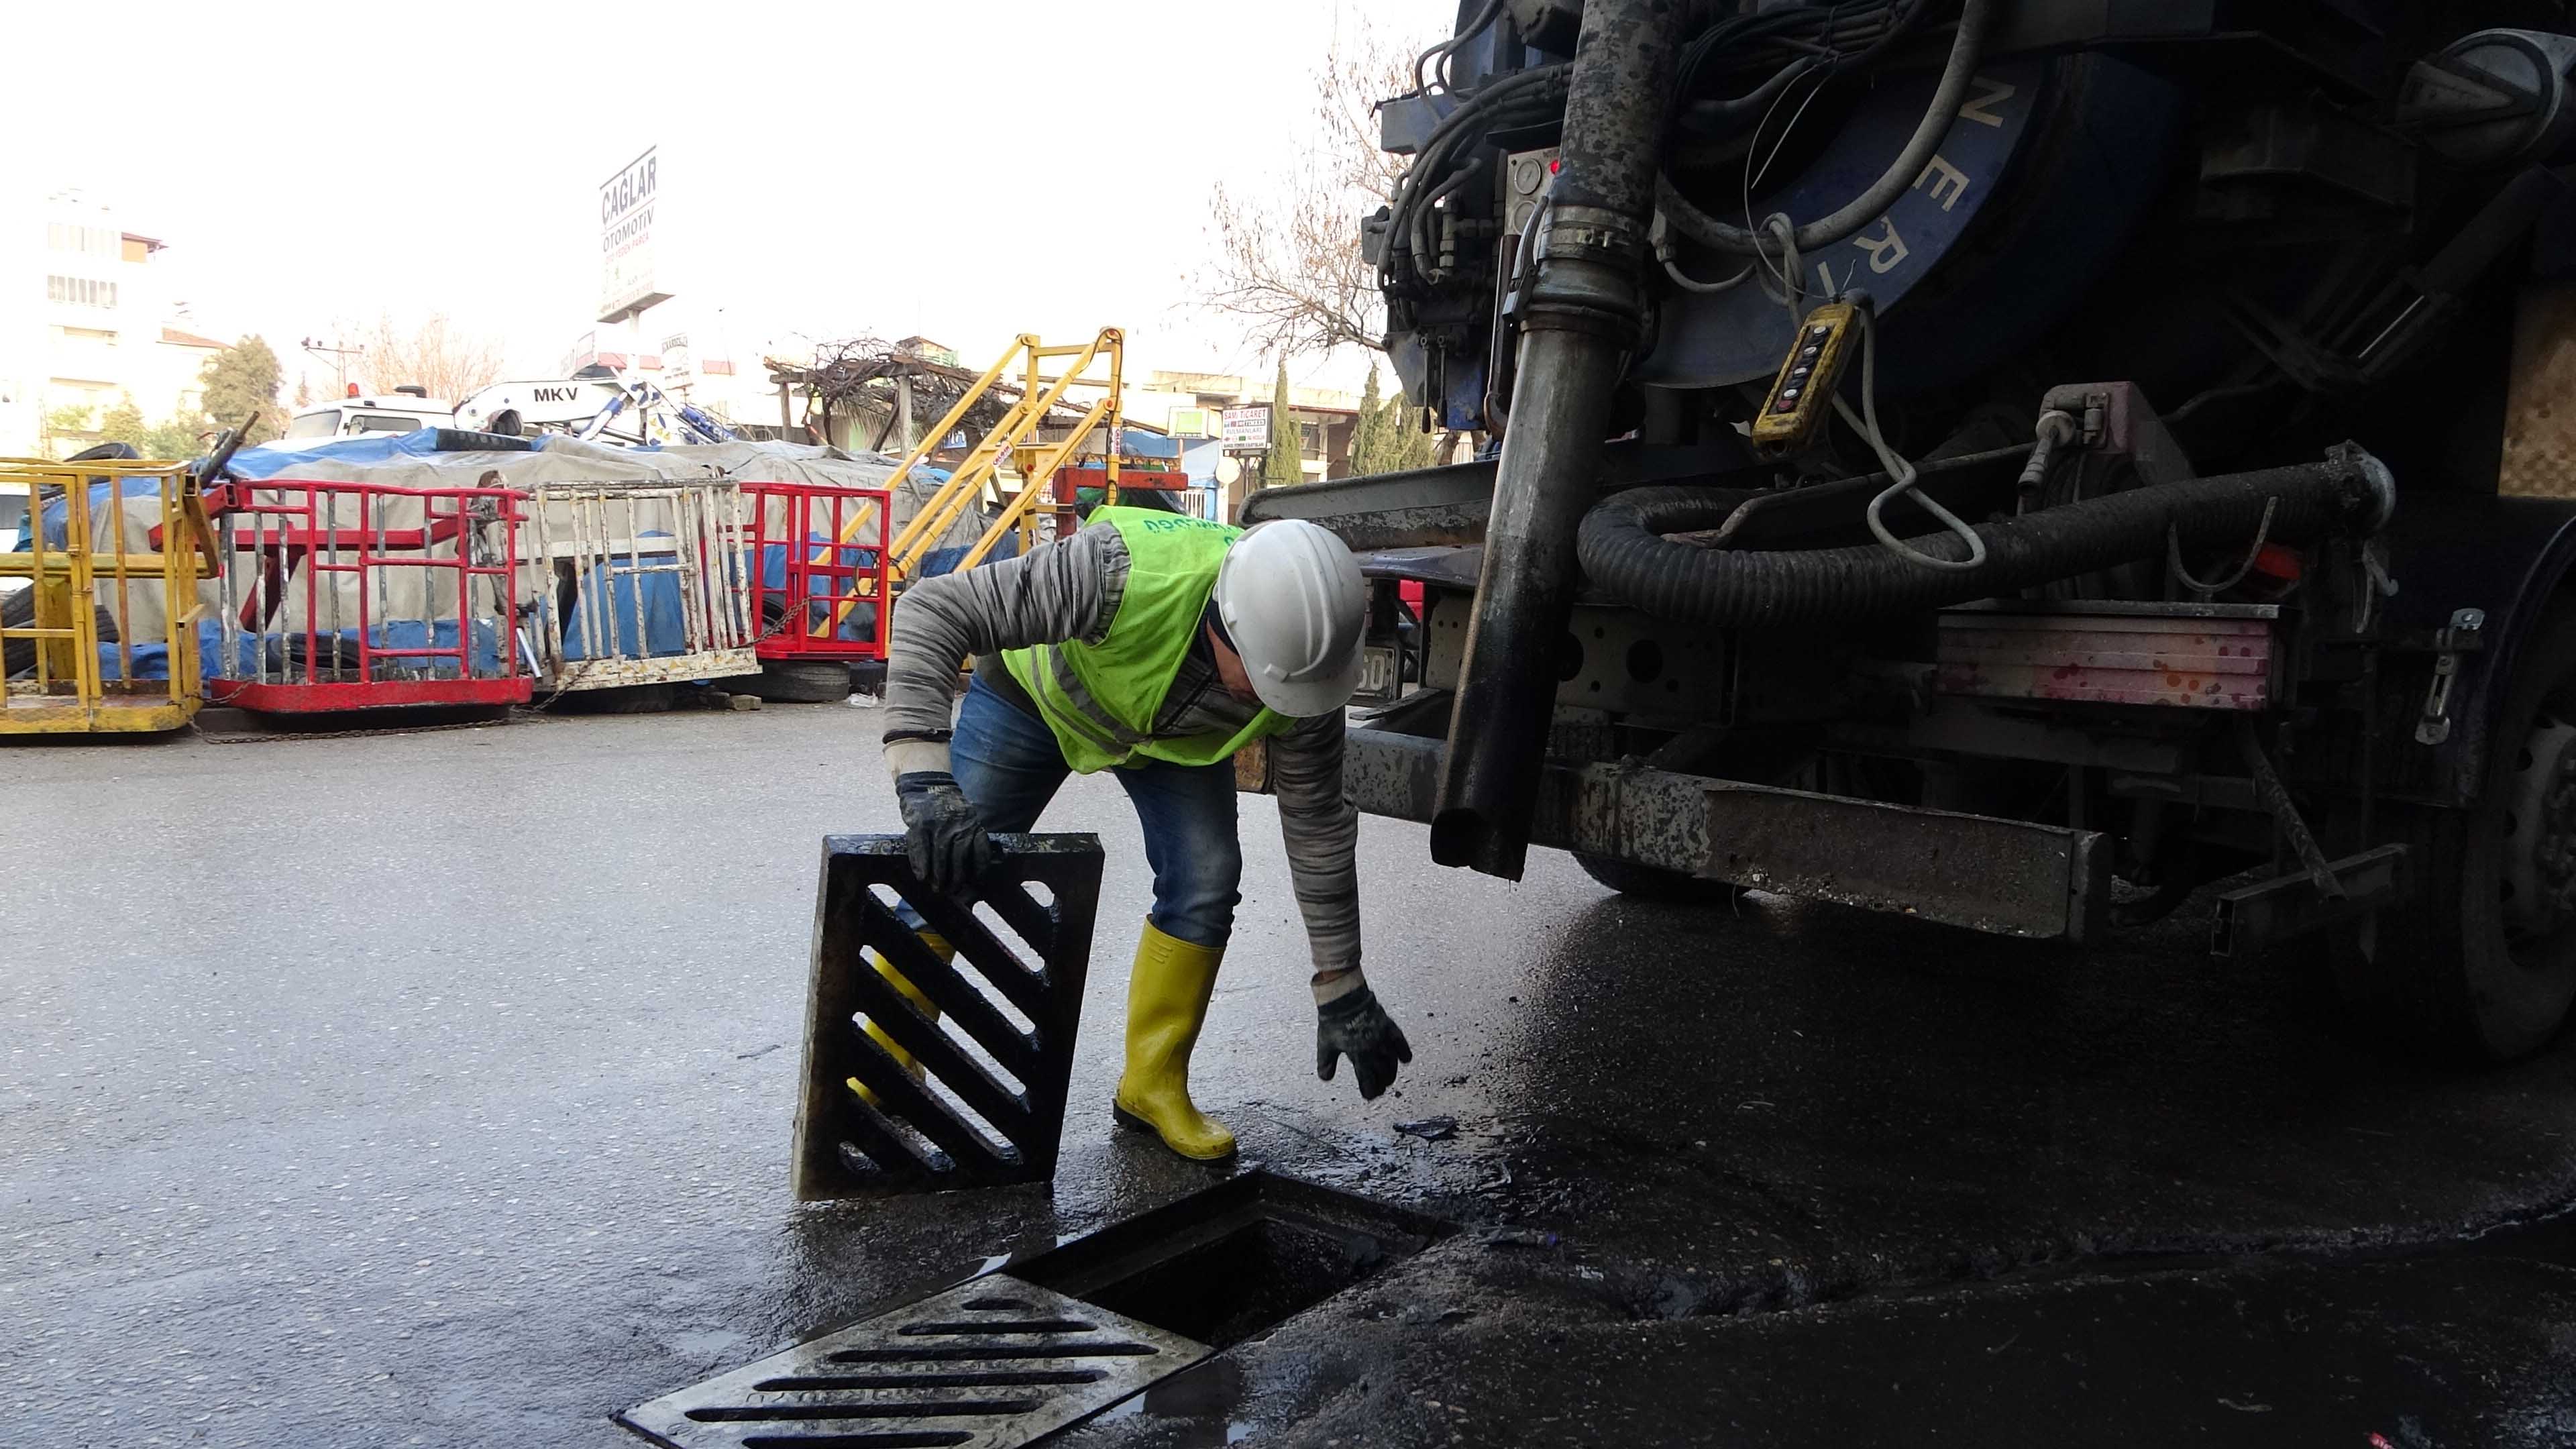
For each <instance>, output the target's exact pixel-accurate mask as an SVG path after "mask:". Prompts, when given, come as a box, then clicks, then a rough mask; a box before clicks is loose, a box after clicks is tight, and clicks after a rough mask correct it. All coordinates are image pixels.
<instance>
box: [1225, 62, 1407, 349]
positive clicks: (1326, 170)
mask: <svg viewBox="0 0 2576 1449" xmlns="http://www.w3.org/2000/svg"><path fill="white" fill-rule="evenodd" d="M1420 51H1421V47H1420V46H1418V45H1410V44H1406V43H1404V42H1401V41H1398V40H1396V39H1395V38H1394V37H1392V36H1390V35H1389V34H1387V33H1386V32H1384V31H1381V30H1378V29H1377V28H1376V27H1374V26H1371V25H1369V24H1367V23H1366V22H1360V23H1359V24H1358V25H1357V26H1356V27H1355V28H1354V29H1353V30H1351V31H1350V32H1348V33H1337V34H1336V35H1335V37H1334V39H1333V44H1332V46H1331V47H1330V48H1329V49H1327V50H1326V51H1325V53H1324V56H1323V59H1322V60H1321V61H1320V62H1319V63H1318V64H1317V66H1316V69H1315V86H1316V102H1315V118H1316V120H1317V122H1318V123H1319V129H1320V133H1321V136H1322V141H1321V144H1320V145H1318V146H1316V147H1315V148H1314V149H1312V150H1310V151H1308V152H1307V153H1306V154H1305V155H1304V156H1303V157H1301V158H1300V160H1299V161H1298V163H1297V164H1296V166H1295V167H1294V168H1293V169H1292V170H1291V172H1290V173H1289V175H1288V176H1287V177H1285V178H1284V179H1283V180H1282V181H1280V182H1279V183H1278V184H1276V185H1272V186H1265V187H1262V188H1260V189H1259V190H1257V191H1255V192H1251V193H1246V192H1244V191H1241V190H1230V189H1228V188H1227V187H1226V186H1225V184H1224V183H1222V182H1220V183H1218V184H1217V186H1216V187H1215V189H1214V192H1213V194H1212V195H1211V197H1210V198H1209V216H1210V220H1211V223H1212V226H1213V240H1214V242H1215V256H1214V259H1213V261H1212V262H1211V263H1210V264H1209V266H1208V267H1207V268H1206V269H1205V270H1203V271H1201V272H1200V273H1198V274H1197V275H1195V276H1194V277H1193V278H1192V279H1191V280H1192V282H1193V283H1194V285H1195V288H1196V290H1197V291H1198V293H1199V294H1200V302H1199V305H1200V306H1201V307H1202V308H1204V309H1206V310H1208V311H1211V312H1217V313H1222V314H1224V315H1226V316H1229V317H1232V318H1235V319H1237V320H1239V321H1240V322H1242V323H1243V324H1244V325H1245V327H1246V335H1245V340H1246V341H1247V342H1249V343H1250V344H1251V345H1252V346H1253V347H1254V348H1255V349H1256V350H1258V351H1261V352H1264V353H1268V354H1272V355H1275V356H1278V357H1281V358H1288V357H1296V356H1301V355H1307V354H1313V353H1322V352H1331V351H1333V350H1334V349H1336V348H1340V347H1353V346H1355V347H1360V348H1365V349H1367V350H1368V351H1371V352H1382V351H1384V350H1385V346H1386V337H1385V333H1386V307H1385V304H1384V302H1383V301H1382V300H1381V299H1380V297H1379V295H1378V290H1377V277H1376V273H1375V269H1374V268H1371V267H1369V266H1368V265H1367V264H1365V263H1363V262H1362V261H1361V260H1360V221H1361V219H1362V218H1363V217H1365V216H1366V215H1367V214H1368V213H1369V212H1371V211H1373V210H1375V209H1376V208H1377V207H1379V206H1381V205H1383V204H1385V202H1386V200H1387V198H1389V197H1390V196H1392V195H1393V194H1394V192H1395V186H1396V183H1397V181H1398V180H1400V179H1401V178H1402V176H1403V174H1404V158H1402V157H1400V156H1390V155H1388V154H1386V153H1385V152H1383V151H1380V150H1379V149H1378V145H1377V142H1378V119H1377V105H1378V102H1379V101H1381V100H1383V99H1385V98H1386V97H1388V96H1393V95H1398V94H1401V93H1402V92H1404V91H1406V90H1408V89H1410V88H1411V85H1412V80H1411V71H1412V65H1413V57H1414V56H1415V55H1417V54H1419V53H1420Z"/></svg>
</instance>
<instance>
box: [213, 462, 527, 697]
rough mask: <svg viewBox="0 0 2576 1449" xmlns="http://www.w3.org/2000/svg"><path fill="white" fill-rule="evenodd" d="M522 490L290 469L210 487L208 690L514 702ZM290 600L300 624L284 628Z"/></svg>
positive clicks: (523, 692)
mask: <svg viewBox="0 0 2576 1449" xmlns="http://www.w3.org/2000/svg"><path fill="white" fill-rule="evenodd" d="M526 502H527V497H526V495H525V494H523V493H520V492H517V491H516V490H513V489H508V488H397V487H393V486H391V485H387V484H378V483H346V482H330V481H308V480H304V479H294V478H270V479H262V480H259V481H257V482H247V483H242V482H236V483H226V484H223V485H221V486H220V487H218V488H216V489H215V490H214V491H213V492H212V493H210V494H209V495H208V496H207V499H206V503H207V508H208V510H209V512H211V513H212V514H213V515H214V523H215V529H216V534H217V544H218V547H219V549H220V551H221V554H222V557H223V558H224V560H225V562H226V564H227V565H228V567H226V569H225V570H224V573H223V577H222V582H221V584H220V586H219V587H220V592H221V616H220V621H221V639H220V644H219V648H217V649H215V650H210V651H209V653H208V658H207V661H206V669H205V681H206V693H207V697H208V698H210V699H213V700H215V701H218V702H220V703H228V704H239V705H241V706H243V707H245V708H248V709H256V710H262V711H269V712H276V713H308V712H315V711H323V710H342V709H378V708H385V707H390V706H404V705H409V706H424V705H497V704H518V703H524V702H525V701H526V700H527V699H528V697H529V686H530V675H529V672H528V671H527V670H526V669H525V668H523V667H521V662H520V656H521V646H520V644H519V641H518V637H517V626H518V611H517V607H516V599H517V595H518V592H519V577H518V575H519V530H520V527H521V525H522V524H523V523H525V522H526V518H527V515H526V513H525V511H524V509H525V505H526ZM297 603H300V604H301V606H302V607H301V610H300V612H301V613H302V616H303V617H302V620H301V624H300V627H299V626H297V625H293V624H289V625H286V626H285V627H280V624H281V621H282V620H283V619H284V618H285V617H286V616H287V615H288V614H289V613H290V612H292V610H291V606H292V605H295V604H297ZM443 631H452V638H446V640H445V642H442V638H443V637H444V634H443Z"/></svg>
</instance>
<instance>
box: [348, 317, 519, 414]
mask: <svg viewBox="0 0 2576 1449" xmlns="http://www.w3.org/2000/svg"><path fill="white" fill-rule="evenodd" d="M364 345H365V347H366V351H365V352H364V353H363V354H361V355H360V356H359V357H358V358H357V359H356V361H357V365H358V367H359V368H360V369H362V370H363V371H364V372H365V373H366V375H367V378H368V380H369V381H371V382H373V383H374V384H375V389H374V390H375V391H376V392H379V393H383V392H389V391H391V390H392V389H394V388H397V387H400V386H402V385H404V384H405V383H413V384H417V385H418V386H419V387H420V388H421V389H422V390H424V391H426V392H427V393H428V394H429V395H430V396H431V397H436V398H445V399H447V400H449V401H450V402H454V401H458V400H460V399H462V398H464V397H466V396H468V395H469V394H472V393H474V392H477V391H479V390H481V389H483V388H486V387H489V386H491V385H492V384H493V383H495V382H498V381H499V380H500V378H501V344H500V342H499V341H498V340H497V339H495V338H492V337H488V336H483V335H480V334H476V333H470V332H464V331H461V330H458V329H457V328H456V327H455V326H454V325H453V324H452V323H450V322H449V321H448V318H447V314H446V313H444V312H433V313H431V314H430V315H429V316H427V317H425V318H423V319H422V320H421V322H420V325H418V326H416V327H409V328H406V327H404V326H402V325H400V324H399V323H397V322H395V321H394V319H393V315H392V314H391V313H380V314H378V316H377V318H376V325H375V326H374V328H372V329H371V330H370V331H369V332H368V333H367V335H366V339H365V343H364Z"/></svg>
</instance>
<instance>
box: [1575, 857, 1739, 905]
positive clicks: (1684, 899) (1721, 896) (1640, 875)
mask: <svg viewBox="0 0 2576 1449" xmlns="http://www.w3.org/2000/svg"><path fill="white" fill-rule="evenodd" d="M1574 863H1575V864H1576V865H1579V866H1581V867H1583V873H1584V874H1585V875H1588V876H1590V877H1592V878H1593V879H1594V880H1596V881H1598V882H1600V883H1601V884H1603V885H1605V886H1608V887H1609V888H1610V889H1612V890H1614V891H1617V892H1618V893H1619V894H1621V895H1623V896H1635V897H1636V898H1637V899H1639V900H1641V901H1669V902H1671V903H1673V904H1675V905H1685V906H1722V905H1729V904H1732V903H1733V902H1734V900H1735V898H1736V897H1737V896H1738V895H1740V894H1742V893H1743V892H1742V888H1741V887H1739V886H1732V885H1729V884H1727V883H1726V882H1725V881H1722V880H1701V879H1700V878H1699V877H1697V876H1693V875H1684V874H1682V873H1681V872H1680V871H1677V870H1665V869H1664V868H1662V867H1661V866H1653V865H1639V864H1637V863H1636V862H1635V861H1633V860H1614V859H1612V858H1611V857H1609V856H1606V855H1590V854H1586V853H1585V852H1583V851H1580V850H1578V851H1576V852H1574Z"/></svg>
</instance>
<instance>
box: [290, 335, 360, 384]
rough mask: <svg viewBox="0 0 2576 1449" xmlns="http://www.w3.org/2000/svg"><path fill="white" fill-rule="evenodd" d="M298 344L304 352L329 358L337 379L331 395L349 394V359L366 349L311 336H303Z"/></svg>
mask: <svg viewBox="0 0 2576 1449" xmlns="http://www.w3.org/2000/svg"><path fill="white" fill-rule="evenodd" d="M298 345H299V346H301V347H302V348H303V349H304V350H305V351H306V352H309V353H311V354H313V355H314V356H315V357H328V358H330V359H331V369H332V373H333V375H334V376H335V377H336V379H337V381H335V382H334V383H333V385H332V388H331V396H332V397H334V398H344V397H347V396H348V395H349V359H350V358H352V357H356V356H358V355H359V354H361V353H363V352H365V351H366V350H367V349H366V348H365V347H363V346H361V347H342V346H340V345H339V343H338V342H337V341H336V340H335V341H333V342H331V343H328V344H325V343H323V342H322V341H321V340H320V339H318V338H312V337H307V338H305V339H304V341H303V342H302V343H300V344H298Z"/></svg>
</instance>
